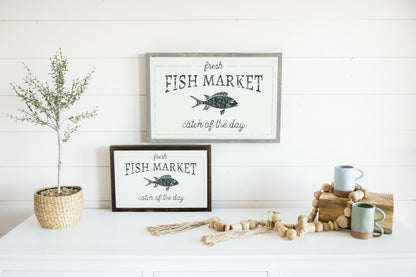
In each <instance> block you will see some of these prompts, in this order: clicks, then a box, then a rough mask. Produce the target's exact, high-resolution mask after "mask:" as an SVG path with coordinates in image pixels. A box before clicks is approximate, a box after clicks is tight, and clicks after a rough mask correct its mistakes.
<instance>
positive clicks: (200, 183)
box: [110, 145, 211, 211]
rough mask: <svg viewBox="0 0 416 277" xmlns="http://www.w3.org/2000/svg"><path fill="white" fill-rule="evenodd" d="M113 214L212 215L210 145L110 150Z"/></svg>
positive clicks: (115, 146) (146, 146) (123, 147)
mask: <svg viewBox="0 0 416 277" xmlns="http://www.w3.org/2000/svg"><path fill="white" fill-rule="evenodd" d="M110 160H111V196H112V197H111V200H112V208H113V211H211V146H210V145H190V146H184V145H142V146H137V145H136V146H128V145H113V146H110Z"/></svg>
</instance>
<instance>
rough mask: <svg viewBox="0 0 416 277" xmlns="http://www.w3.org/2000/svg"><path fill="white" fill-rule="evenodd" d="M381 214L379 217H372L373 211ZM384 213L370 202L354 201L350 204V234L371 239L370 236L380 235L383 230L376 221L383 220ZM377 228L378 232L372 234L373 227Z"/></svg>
mask: <svg viewBox="0 0 416 277" xmlns="http://www.w3.org/2000/svg"><path fill="white" fill-rule="evenodd" d="M376 211H377V212H379V213H380V214H381V218H379V219H374V215H375V212H376ZM385 218H386V214H385V213H384V212H383V211H382V210H381V209H380V208H377V207H376V206H374V205H373V204H370V203H363V202H360V203H354V204H352V213H351V235H352V236H353V237H354V238H358V239H371V238H372V237H380V236H381V235H382V234H383V233H384V230H383V228H381V227H380V226H379V225H378V224H377V222H380V221H383V220H384V219H385ZM375 227H377V228H378V230H379V231H378V234H377V235H376V234H374V228H375Z"/></svg>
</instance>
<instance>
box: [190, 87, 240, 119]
mask: <svg viewBox="0 0 416 277" xmlns="http://www.w3.org/2000/svg"><path fill="white" fill-rule="evenodd" d="M191 97H192V99H194V100H195V101H196V104H195V106H193V107H192V108H195V107H196V106H199V105H205V107H204V110H208V109H209V107H213V108H217V109H220V110H221V112H220V113H221V115H223V114H224V112H225V109H229V108H232V107H236V106H237V105H238V103H237V101H235V100H234V99H232V98H231V97H229V96H228V93H227V92H225V91H223V92H218V93H216V94H214V95H212V96H209V95H205V101H201V100H199V99H198V98H196V97H194V96H191Z"/></svg>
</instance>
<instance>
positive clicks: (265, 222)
mask: <svg viewBox="0 0 416 277" xmlns="http://www.w3.org/2000/svg"><path fill="white" fill-rule="evenodd" d="M259 225H261V226H266V225H267V221H266V220H261V221H260V222H259Z"/></svg>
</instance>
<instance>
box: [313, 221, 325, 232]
mask: <svg viewBox="0 0 416 277" xmlns="http://www.w3.org/2000/svg"><path fill="white" fill-rule="evenodd" d="M314 224H315V232H322V230H323V229H324V225H323V224H322V222H320V221H316V222H315V223H314Z"/></svg>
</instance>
